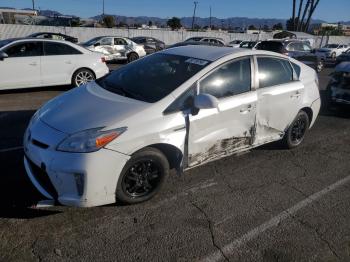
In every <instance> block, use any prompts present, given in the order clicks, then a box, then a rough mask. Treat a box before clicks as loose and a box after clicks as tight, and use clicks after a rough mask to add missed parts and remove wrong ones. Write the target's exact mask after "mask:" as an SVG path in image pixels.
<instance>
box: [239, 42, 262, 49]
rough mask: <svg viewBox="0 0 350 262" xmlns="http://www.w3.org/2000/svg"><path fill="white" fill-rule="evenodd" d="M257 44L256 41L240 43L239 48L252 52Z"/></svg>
mask: <svg viewBox="0 0 350 262" xmlns="http://www.w3.org/2000/svg"><path fill="white" fill-rule="evenodd" d="M258 43H259V42H257V41H243V42H242V43H240V45H239V48H247V49H252V50H254V49H255V48H256V45H257V44H258Z"/></svg>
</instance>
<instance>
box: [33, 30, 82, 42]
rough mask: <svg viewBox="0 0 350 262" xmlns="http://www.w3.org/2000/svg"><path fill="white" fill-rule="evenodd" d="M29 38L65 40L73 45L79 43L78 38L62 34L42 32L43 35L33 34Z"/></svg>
mask: <svg viewBox="0 0 350 262" xmlns="http://www.w3.org/2000/svg"><path fill="white" fill-rule="evenodd" d="M28 37H30V38H32V37H35V38H45V39H53V40H65V41H69V42H72V43H78V38H76V37H73V36H69V35H64V34H61V33H50V32H41V33H34V34H31V35H29V36H28Z"/></svg>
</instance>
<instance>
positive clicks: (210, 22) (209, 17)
mask: <svg viewBox="0 0 350 262" xmlns="http://www.w3.org/2000/svg"><path fill="white" fill-rule="evenodd" d="M209 28H210V29H211V7H210V17H209Z"/></svg>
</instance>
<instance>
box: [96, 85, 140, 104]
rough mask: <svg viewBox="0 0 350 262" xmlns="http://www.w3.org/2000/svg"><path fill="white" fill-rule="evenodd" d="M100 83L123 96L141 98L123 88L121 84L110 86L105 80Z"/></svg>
mask: <svg viewBox="0 0 350 262" xmlns="http://www.w3.org/2000/svg"><path fill="white" fill-rule="evenodd" d="M102 85H103V87H104V88H105V89H107V90H109V91H111V92H114V93H117V94H118V95H122V96H125V97H129V98H133V99H137V100H142V98H141V97H140V96H137V95H135V94H133V93H131V92H130V91H128V90H126V89H125V88H123V87H122V86H117V85H113V86H112V85H109V84H108V82H107V81H103V82H102Z"/></svg>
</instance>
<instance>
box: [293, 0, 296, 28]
mask: <svg viewBox="0 0 350 262" xmlns="http://www.w3.org/2000/svg"><path fill="white" fill-rule="evenodd" d="M295 5H296V0H293V15H292V23H293V31H295Z"/></svg>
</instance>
